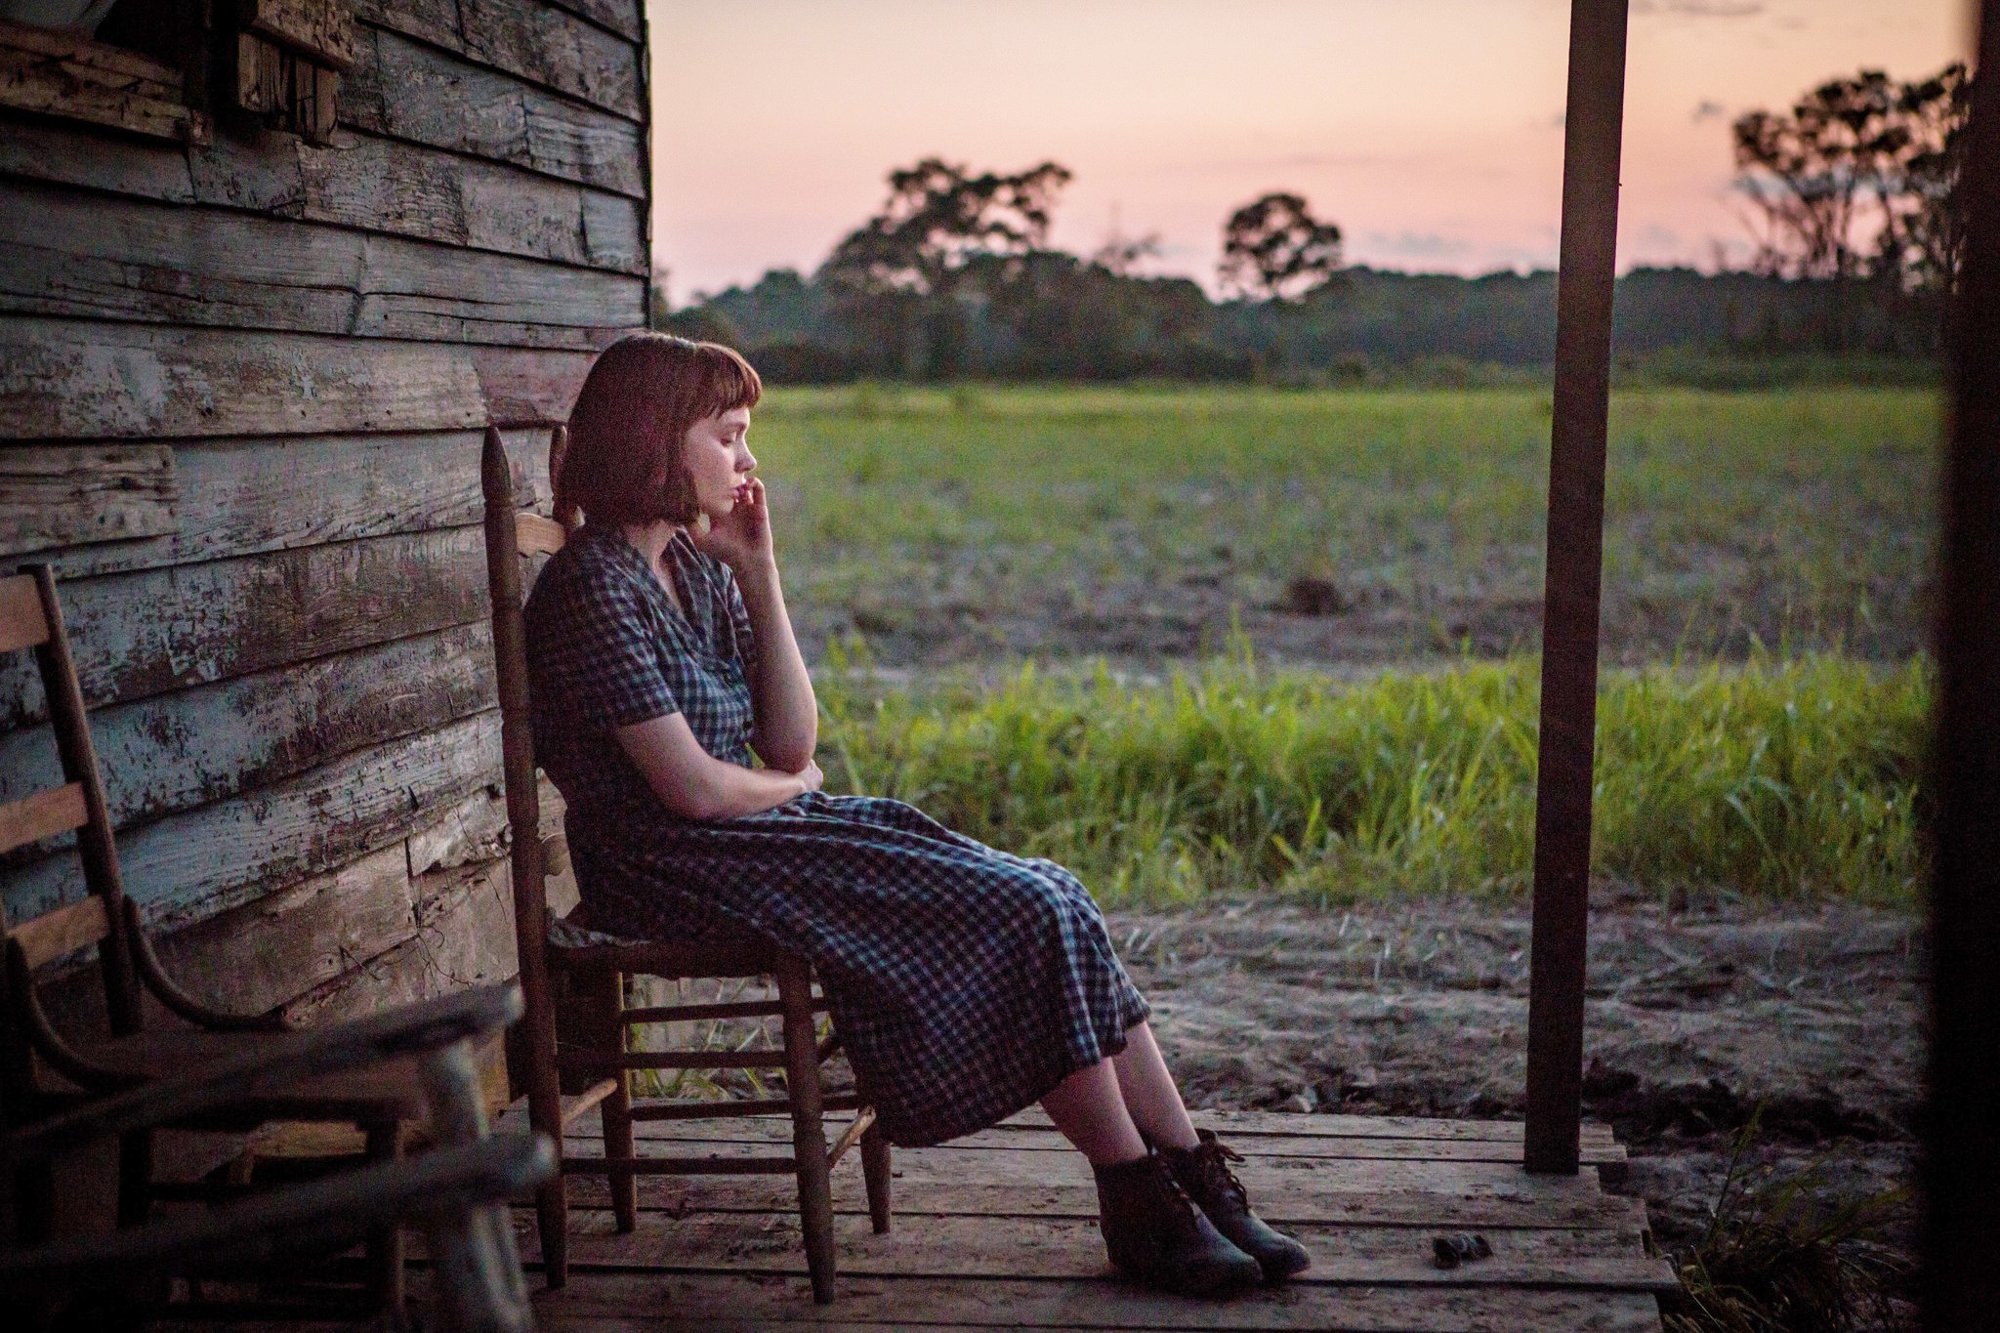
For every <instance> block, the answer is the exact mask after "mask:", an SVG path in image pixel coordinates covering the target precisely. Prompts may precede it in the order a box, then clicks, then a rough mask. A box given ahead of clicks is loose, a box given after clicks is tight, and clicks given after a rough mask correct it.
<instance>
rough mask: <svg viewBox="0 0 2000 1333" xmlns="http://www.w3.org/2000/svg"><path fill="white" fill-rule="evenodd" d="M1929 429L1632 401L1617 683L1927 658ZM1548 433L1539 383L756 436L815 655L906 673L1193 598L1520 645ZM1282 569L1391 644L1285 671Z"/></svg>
mask: <svg viewBox="0 0 2000 1333" xmlns="http://www.w3.org/2000/svg"><path fill="white" fill-rule="evenodd" d="M1939 414H1940V399H1939V396H1938V394H1937V393H1936V392H1934V391H1932V390H1928V389H1909V388H1901V389H1899V388H1856V389H1843V388H1812V389H1799V390H1786V391H1771V392H1755V393H1722V392H1707V391H1701V390H1693V389H1633V390H1629V391H1621V392H1620V393H1619V394H1617V395H1616V397H1615V399H1614V406H1613V412H1612V437H1611V447H1610V459H1609V481H1608V494H1607V533H1606V540H1605V640H1606V648H1607V652H1608V654H1609V656H1610V659H1611V660H1613V661H1622V662H1626V663H1628V664H1636V663H1641V662H1645V661H1651V660H1659V659H1661V658H1665V657H1671V656H1674V655H1676V654H1677V653H1678V654H1679V655H1681V656H1684V657H1691V658H1703V657H1708V656H1713V655H1723V656H1727V657H1731V658H1734V659H1742V658H1744V657H1746V656H1748V655H1749V654H1750V653H1751V652H1752V651H1754V650H1755V648H1756V647H1757V646H1758V645H1762V646H1764V647H1766V648H1770V649H1773V650H1775V651H1778V652H1779V653H1780V654H1781V655H1784V654H1790V653H1795V652H1803V651H1807V650H1814V649H1822V650H1832V651H1841V652H1846V653H1849V654H1852V655H1856V656H1861V657H1866V658H1870V659H1874V660H1891V661H1894V660H1903V659H1906V658H1908V657H1910V656H1911V655H1913V654H1914V653H1915V652H1917V651H1918V650H1919V648H1920V646H1921V644H1922V642H1923V636H1924V633H1925V631H1926V625H1927V620H1926V615H1927V611H1926V604H1927V600H1928V596H1929V594H1928V591H1927V579H1928V574H1927V562H1928V558H1929V551H1930V548H1931V543H1932V534H1933V510H1934V503H1933V499H1934V484H1933V482H1934V471H1935V455H1936V440H1937V436H1938V431H1939V422H1940V415H1939ZM1549 415H1550V409H1549V403H1548V398H1547V395H1546V393H1545V392H1543V391H1540V390H1529V389H1485V390H1462V391H1454V390H1435V389H1434V390H1332V391H1319V390H1315V391H1285V390H1274V389H1243V388H1213V389H1212V388H1179V387H1175V388H1075V387H1061V388H1034V387H1025V388H999V387H986V386H967V387H962V388H959V389H956V390H945V389H937V390H913V389H904V388H898V387H895V386H877V385H862V386H859V387H854V388H839V389H825V390H812V389H793V390H783V391H778V392H774V393H773V394H772V395H771V397H770V398H769V399H768V400H767V403H766V406H765V407H764V408H763V409H761V410H760V411H759V413H758V421H757V425H756V428H755V430H754V431H753V440H752V443H753V447H754V448H755V449H756V451H757V452H758V454H759V456H760V458H761V460H762V462H763V465H764V472H765V475H766V476H767V478H768V479H769V480H770V482H771V485H772V492H773V503H774V513H775V515H776V521H777V525H778V532H777V536H778V542H779V546H780V556H781V558H782V559H783V560H784V562H785V567H786V570H787V582H788V586H789V587H790V588H791V589H792V590H793V601H794V603H795V604H796V605H797V606H800V607H804V608H805V609H806V620H805V623H804V625H803V626H802V627H803V628H804V629H805V630H806V632H807V637H808V644H809V650H816V648H817V645H818V644H819V643H820V642H823V641H824V640H825V639H826V638H830V637H834V636H836V635H838V634H839V633H841V632H842V631H844V630H845V629H848V628H852V627H854V626H857V625H858V626H860V627H862V628H864V629H866V630H868V631H869V632H870V633H871V634H876V635H877V637H880V638H883V639H884V647H885V650H886V651H888V652H889V654H890V655H891V656H892V657H897V658H899V659H901V660H907V661H911V662H924V661H928V660H933V657H932V656H927V652H928V651H929V649H928V648H927V645H932V644H936V643H938V642H940V641H941V640H942V639H943V638H944V637H945V636H946V635H947V634H950V635H956V636H958V639H959V641H960V642H961V643H963V642H965V641H967V636H970V641H971V642H973V643H974V644H975V646H977V644H978V643H979V642H981V641H980V640H979V639H978V635H979V633H980V632H981V630H982V627H988V628H989V630H990V627H991V626H992V625H994V624H995V623H997V622H999V621H1001V620H1004V619H1005V614H1011V615H1014V616H1016V617H1017V618H1018V617H1021V616H1026V617H1028V618H1029V619H1030V620H1033V621H1035V622H1036V623H1047V624H1048V625H1051V626H1058V627H1059V626H1061V625H1063V624H1065V623H1071V624H1073V623H1075V622H1076V620H1077V617H1078V614H1079V613H1083V614H1085V615H1086V616H1087V615H1089V614H1095V613H1097V612H1099V611H1101V610H1102V609H1104V608H1106V607H1116V606H1123V605H1135V604H1140V603H1145V602H1154V603H1158V604H1160V605H1162V606H1165V607H1166V608H1167V609H1168V610H1169V611H1171V610H1173V609H1174V608H1175V607H1177V606H1181V605H1193V604H1194V603H1193V602H1192V601H1191V600H1190V599H1192V598H1195V596H1196V592H1197V591H1198V590H1199V589H1200V588H1210V589H1219V590H1220V593H1219V594H1214V595H1211V594H1206V593H1204V594H1202V595H1203V596H1206V597H1208V599H1209V600H1207V601H1205V602H1202V603H1201V605H1202V606H1203V607H1204V608H1206V610H1205V611H1204V612H1203V614H1205V615H1207V616H1208V617H1209V619H1210V620H1213V619H1214V618H1215V615H1216V614H1217V612H1216V610H1215V608H1216V605H1217V601H1216V598H1217V596H1219V598H1220V600H1221V602H1223V603H1226V604H1227V605H1231V606H1237V607H1240V608H1242V609H1243V612H1244V620H1245V626H1246V629H1247V631H1248V632H1249V634H1250V637H1251V639H1252V641H1253V643H1254V644H1255V645H1256V646H1257V648H1258V651H1259V652H1260V653H1266V652H1272V651H1278V652H1280V653H1281V654H1284V655H1289V656H1294V657H1298V656H1301V655H1303V656H1307V657H1312V656H1321V657H1332V658H1337V659H1342V660H1349V661H1362V662H1389V661H1399V660H1406V659H1408V658H1410V657H1411V656H1415V655H1423V654H1435V653H1437V652H1439V651H1443V652H1444V653H1445V654H1446V655H1447V656H1450V655H1456V654H1457V653H1458V651H1459V645H1460V644H1461V642H1465V641H1470V642H1472V643H1473V646H1474V650H1475V651H1476V652H1478V653H1480V654H1481V655H1484V656H1492V657H1505V656H1509V655H1513V654H1516V653H1519V652H1521V651H1524V650H1531V649H1532V648H1533V647H1534V641H1533V637H1532V635H1533V626H1534V622H1535V613H1534V606H1535V604H1536V600H1537V599H1538V598H1539V596H1540V591H1541V577H1542V554H1543V541H1544V532H1543V512H1544V501H1545V495H1546V485H1547V451H1548V437H1549ZM1300 577H1312V578H1318V579H1324V580H1327V581H1330V582H1331V583H1333V584H1334V585H1336V586H1337V587H1338V588H1339V589H1341V591H1342V594H1343V596H1344V597H1345V598H1346V599H1347V600H1349V601H1351V602H1352V603H1353V604H1354V605H1355V606H1356V607H1358V608H1360V609H1359V611H1358V612H1356V613H1355V614H1356V616H1357V619H1355V620H1354V621H1353V622H1352V623H1354V624H1356V625H1359V624H1362V623H1363V622H1365V621H1367V620H1368V618H1369V617H1371V616H1372V617H1375V619H1376V621H1377V622H1379V623H1377V625H1376V629H1377V630H1379V631H1381V632H1371V633H1368V634H1361V633H1358V632H1357V633H1348V632H1347V625H1348V623H1349V622H1346V621H1341V620H1337V619H1336V620H1335V621H1334V622H1333V623H1332V630H1331V632H1330V641H1331V646H1330V647H1328V648H1325V649H1323V650H1322V649H1313V650H1310V651H1308V652H1304V653H1303V654H1302V653H1301V652H1297V651H1293V652H1289V653H1287V652H1286V650H1285V647H1284V645H1283V644H1282V643H1280V642H1279V636H1278V635H1277V629H1282V628H1283V627H1284V624H1285V623H1289V622H1281V621H1278V620H1277V619H1276V618H1275V613H1274V612H1272V611H1271V608H1273V607H1274V606H1275V605H1276V604H1278V603H1279V602H1280V601H1281V600H1282V599H1283V595H1284V590H1285V587H1286V585H1287V584H1288V583H1289V582H1290V581H1291V580H1294V579H1296V578H1300ZM1003 613H1005V614H1003ZM1260 614H1262V615H1263V616H1264V619H1263V620H1260V619H1259V615H1260ZM1223 623H1224V626H1225V628H1226V619H1225V620H1224V622H1223ZM1274 626H1275V627H1276V628H1274ZM1384 626H1386V627H1387V628H1386V629H1383V627H1384ZM1212 637H1213V638H1214V639H1219V638H1220V635H1219V634H1217V635H1214V636H1212ZM990 638H991V644H992V646H993V648H994V652H995V653H997V654H999V655H1003V656H1004V655H1010V654H1008V653H1006V652H1004V651H1002V649H1003V648H1004V645H1005V643H1006V642H1009V640H1007V639H1006V636H1004V635H1002V634H1001V633H1000V632H999V631H997V630H990ZM1019 639H1020V636H1019V635H1018V634H1017V635H1016V636H1015V640H1013V641H1018V640H1019ZM1043 641H1045V646H1042V647H1039V648H1038V649H1037V651H1038V652H1041V653H1042V654H1043V655H1062V654H1063V653H1065V652H1067V651H1071V650H1076V651H1079V652H1082V653H1084V654H1088V653H1092V652H1096V651H1105V648H1104V647H1103V645H1101V644H1092V643H1081V644H1078V643H1072V642H1068V641H1065V640H1064V639H1063V638H1062V636H1061V635H1060V634H1059V633H1055V632H1053V631H1052V632H1051V633H1050V634H1048V635H1046V636H1042V640H1037V642H1038V643H1042V642H1043ZM1118 651H1121V652H1122V651H1123V650H1118ZM975 655H979V653H978V652H967V651H959V652H956V653H955V654H951V655H948V656H953V657H955V658H959V659H962V658H964V657H966V656H975ZM1011 655H1013V656H1017V657H1018V656H1020V655H1021V654H1020V653H1019V652H1014V653H1012V654H1011ZM938 660H942V659H938Z"/></svg>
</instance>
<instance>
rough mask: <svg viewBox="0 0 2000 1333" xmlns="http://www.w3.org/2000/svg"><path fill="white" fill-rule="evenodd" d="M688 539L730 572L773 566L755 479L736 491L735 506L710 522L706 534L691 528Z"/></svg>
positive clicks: (767, 520) (767, 517) (767, 521)
mask: <svg viewBox="0 0 2000 1333" xmlns="http://www.w3.org/2000/svg"><path fill="white" fill-rule="evenodd" d="M688 535H689V536H690V537H691V538H693V540H694V544H695V546H696V548H697V549H699V550H700V551H702V552H703V553H704V554H706V555H710V556H713V557H715V558H716V559H717V560H720V561H721V562H722V563H723V564H725V565H728V566H729V567H730V568H732V569H743V568H746V567H748V566H751V565H755V564H758V563H760V562H774V561H775V560H776V558H777V557H776V555H775V553H774V551H773V549H772V546H771V511H770V508H769V507H768V505H767V504H766V502H765V499H764V483H763V482H761V481H759V480H757V479H756V478H755V477H752V478H750V479H749V480H748V481H746V482H744V483H743V485H742V486H740V487H738V488H737V493H736V505H735V507H734V508H732V509H731V510H730V511H729V513H728V514H726V515H725V516H723V517H722V518H719V519H714V518H712V519H710V520H709V523H708V531H706V532H703V531H701V530H700V529H699V528H694V527H691V528H689V529H688Z"/></svg>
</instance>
